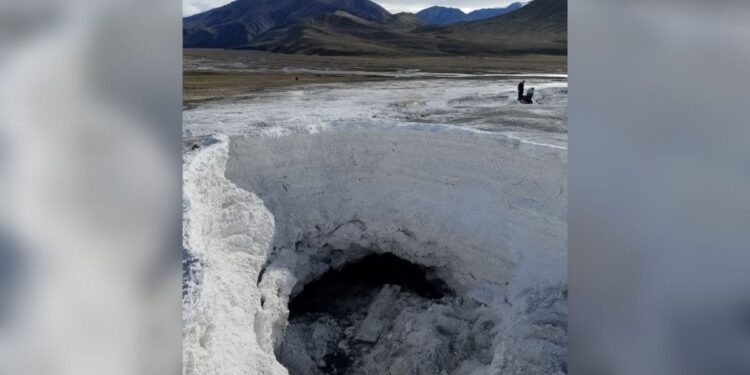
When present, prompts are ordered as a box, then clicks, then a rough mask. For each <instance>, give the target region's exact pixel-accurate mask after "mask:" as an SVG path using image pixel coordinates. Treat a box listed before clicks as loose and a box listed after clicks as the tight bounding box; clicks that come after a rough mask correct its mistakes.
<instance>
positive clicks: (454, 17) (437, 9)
mask: <svg viewBox="0 0 750 375" xmlns="http://www.w3.org/2000/svg"><path fill="white" fill-rule="evenodd" d="M417 16H418V17H419V18H421V19H422V20H423V21H425V22H427V23H428V24H430V25H449V24H452V23H457V22H465V21H468V20H469V17H468V16H467V15H466V13H464V12H463V11H462V10H461V9H457V8H450V7H443V6H433V7H429V8H427V9H423V10H421V11H419V12H418V13H417Z"/></svg>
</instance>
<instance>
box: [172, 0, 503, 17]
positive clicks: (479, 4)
mask: <svg viewBox="0 0 750 375" xmlns="http://www.w3.org/2000/svg"><path fill="white" fill-rule="evenodd" d="M515 1H516V0H418V1H411V2H409V3H408V4H404V3H405V2H404V1H403V0H382V1H379V0H376V1H375V2H376V3H378V4H380V5H381V6H382V7H383V8H385V9H388V11H389V12H391V13H399V12H412V13H416V12H418V11H420V10H422V9H424V8H429V7H431V6H434V5H440V6H447V7H453V8H459V9H461V10H463V11H464V12H471V11H472V10H476V9H480V8H501V7H505V6H508V5H509V4H511V3H513V2H515ZM230 2H232V0H183V1H182V15H183V16H189V15H193V14H196V13H200V12H205V11H207V10H209V9H213V8H216V7H219V6H222V5H224V4H227V3H230Z"/></svg>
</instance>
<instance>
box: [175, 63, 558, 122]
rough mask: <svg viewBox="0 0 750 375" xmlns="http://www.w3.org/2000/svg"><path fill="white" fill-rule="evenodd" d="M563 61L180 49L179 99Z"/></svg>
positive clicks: (189, 101) (506, 70)
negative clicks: (181, 50)
mask: <svg viewBox="0 0 750 375" xmlns="http://www.w3.org/2000/svg"><path fill="white" fill-rule="evenodd" d="M566 61H567V59H566V57H564V56H539V55H524V56H513V57H506V58H495V57H493V58H481V57H421V58H372V57H346V56H336V57H331V56H325V57H323V56H305V55H284V54H273V53H265V52H255V51H233V50H218V49H185V50H184V62H183V63H184V77H183V78H184V84H183V97H184V101H183V103H184V107H185V108H193V107H195V106H197V105H200V104H202V103H206V102H213V101H226V100H233V99H236V98H241V97H242V96H243V95H247V94H249V93H253V92H257V91H263V90H267V89H273V88H279V87H288V86H300V85H307V84H318V83H355V82H372V81H383V80H388V79H399V80H410V79H429V78H440V77H441V75H443V76H445V75H453V76H454V77H453V78H463V79H476V78H477V75H495V76H499V75H516V74H557V75H560V74H562V75H566V72H567V62H566ZM479 78H481V77H479ZM484 78H487V77H484Z"/></svg>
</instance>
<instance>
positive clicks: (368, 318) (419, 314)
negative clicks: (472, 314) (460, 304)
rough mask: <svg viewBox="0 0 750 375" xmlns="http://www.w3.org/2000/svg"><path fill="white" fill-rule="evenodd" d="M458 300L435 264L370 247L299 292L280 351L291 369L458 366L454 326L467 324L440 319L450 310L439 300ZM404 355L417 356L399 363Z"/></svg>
mask: <svg viewBox="0 0 750 375" xmlns="http://www.w3.org/2000/svg"><path fill="white" fill-rule="evenodd" d="M454 301H455V295H454V293H453V291H452V290H451V289H450V288H449V287H448V286H447V285H446V284H445V282H443V281H442V280H441V279H440V278H438V277H437V276H436V272H435V269H432V268H430V267H425V266H422V265H419V264H415V263H411V262H409V261H406V260H404V259H402V258H399V257H397V256H395V255H393V254H370V255H368V256H366V257H365V258H362V259H361V260H358V261H355V262H352V263H349V264H347V265H344V266H343V267H342V268H340V269H337V270H331V271H329V272H327V273H326V274H324V275H323V276H322V277H320V278H319V279H317V280H315V281H313V282H310V283H309V284H307V285H305V287H304V289H303V290H302V291H301V292H300V293H298V294H297V295H296V296H294V298H293V299H292V300H291V301H290V302H289V324H288V326H287V329H286V332H285V335H284V339H283V342H282V344H281V346H280V349H279V350H278V352H277V358H278V359H279V361H280V362H281V363H282V364H283V365H284V366H285V367H286V368H287V369H288V370H289V372H290V374H292V375H298V374H368V373H381V372H378V371H397V372H398V371H401V370H407V369H411V368H413V367H415V366H416V367H419V366H424V365H425V364H427V365H428V366H437V367H439V368H440V369H445V368H451V367H453V364H454V362H455V360H456V359H457V358H452V356H451V354H450V352H451V350H453V349H454V348H452V347H451V344H452V341H453V339H454V338H455V337H456V336H457V332H452V331H460V330H461V329H460V327H453V328H449V327H441V326H440V325H439V324H435V320H436V319H438V318H436V317H439V316H442V315H441V314H442V313H444V312H441V311H440V307H444V308H447V306H450V305H451V304H452V303H453V302H454ZM436 308H437V309H436ZM449 325H450V324H449ZM406 335H411V336H410V337H407V336H406ZM420 340H421V341H427V342H420ZM401 356H407V357H408V358H409V359H410V360H413V361H416V362H417V363H400V364H396V366H399V365H400V366H402V367H403V369H401V370H399V369H395V368H392V367H393V365H394V362H393V359H394V358H396V357H401ZM383 366H390V367H387V368H386V367H383ZM436 369H437V368H436ZM382 373H386V372H382Z"/></svg>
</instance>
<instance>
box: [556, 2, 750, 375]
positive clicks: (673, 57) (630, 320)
mask: <svg viewBox="0 0 750 375" xmlns="http://www.w3.org/2000/svg"><path fill="white" fill-rule="evenodd" d="M569 7H570V9H569V10H570V12H569V15H570V23H569V40H570V49H569V56H570V58H569V69H570V72H569V73H570V90H569V95H570V96H569V158H570V159H569V167H570V176H569V177H570V178H569V184H570V186H569V192H570V193H569V225H568V227H569V265H570V266H569V267H570V270H569V287H570V300H569V302H570V352H569V353H570V373H571V374H576V375H589V374H590V375H606V374H680V375H690V374H712V375H716V374H749V373H750V241H748V237H749V236H750V198H749V197H750V120H749V119H750V103H749V98H748V95H747V87H748V80H750V39H749V38H748V37H749V36H750V35H749V34H750V28H748V27H747V26H748V20H750V11H749V9H748V8H749V7H750V3H748V2H746V1H665V0H660V1H613V0H609V1H601V0H576V1H571V2H570V3H569Z"/></svg>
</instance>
